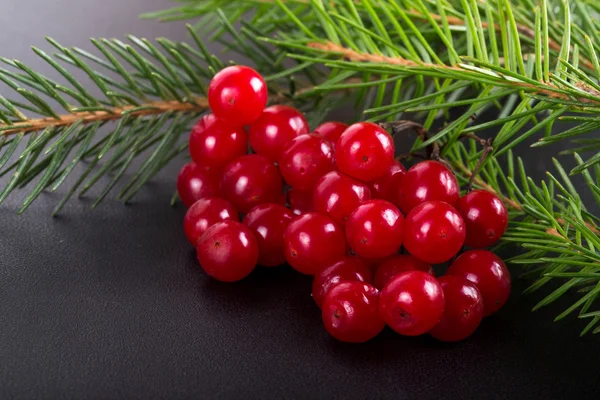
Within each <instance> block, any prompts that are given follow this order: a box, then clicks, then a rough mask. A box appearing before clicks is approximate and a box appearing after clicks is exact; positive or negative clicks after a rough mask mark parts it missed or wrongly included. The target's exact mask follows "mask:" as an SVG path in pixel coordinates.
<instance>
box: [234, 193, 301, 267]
mask: <svg viewBox="0 0 600 400" xmlns="http://www.w3.org/2000/svg"><path fill="white" fill-rule="evenodd" d="M293 218H294V214H293V213H292V212H291V211H290V210H288V209H287V208H285V207H284V206H282V205H280V204H274V203H263V204H259V205H257V206H256V207H254V208H253V209H252V210H250V212H249V213H248V214H246V216H245V217H244V221H243V223H244V225H246V226H247V227H248V228H250V230H251V231H252V233H253V234H254V236H255V237H256V241H257V243H258V251H259V256H258V263H259V264H260V265H262V266H264V267H275V266H277V265H281V264H285V256H284V255H283V233H284V232H285V229H286V228H287V226H288V225H289V223H290V221H291V220H292V219H293Z"/></svg>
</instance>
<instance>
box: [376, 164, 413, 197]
mask: <svg viewBox="0 0 600 400" xmlns="http://www.w3.org/2000/svg"><path fill="white" fill-rule="evenodd" d="M404 174H406V169H405V168H404V165H402V163H401V162H400V161H398V160H393V161H392V164H390V167H389V168H388V169H387V171H386V172H385V174H384V175H382V176H380V177H379V178H377V179H375V180H374V181H371V182H369V185H370V186H371V194H372V196H373V198H374V199H383V200H387V201H389V202H391V203H394V204H395V203H396V191H395V189H396V188H397V187H398V186H399V185H400V181H401V179H402V177H403V176H404Z"/></svg>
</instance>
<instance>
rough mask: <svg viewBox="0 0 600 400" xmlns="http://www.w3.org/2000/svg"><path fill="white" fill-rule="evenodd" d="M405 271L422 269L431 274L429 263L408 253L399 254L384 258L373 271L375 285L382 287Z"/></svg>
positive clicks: (431, 269)
mask: <svg viewBox="0 0 600 400" xmlns="http://www.w3.org/2000/svg"><path fill="white" fill-rule="evenodd" d="M407 271H423V272H426V273H428V274H430V275H433V268H431V264H427V263H426V262H424V261H421V260H419V259H417V258H415V257H413V256H411V255H410V254H399V255H395V256H391V257H389V258H387V259H385V260H384V261H383V262H382V263H381V264H380V265H379V266H378V267H377V270H376V272H375V280H374V282H375V287H376V288H377V289H379V290H381V289H383V288H384V287H385V285H387V284H388V282H389V281H391V280H392V279H393V278H394V277H395V276H396V275H400V274H401V273H403V272H407Z"/></svg>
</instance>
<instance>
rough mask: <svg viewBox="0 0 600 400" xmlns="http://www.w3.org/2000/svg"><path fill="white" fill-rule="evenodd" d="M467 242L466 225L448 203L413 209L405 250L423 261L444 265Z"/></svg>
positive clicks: (435, 202) (408, 216) (407, 219)
mask: <svg viewBox="0 0 600 400" xmlns="http://www.w3.org/2000/svg"><path fill="white" fill-rule="evenodd" d="M464 242H465V223H464V222H463V220H462V217H461V216H460V214H459V213H458V211H456V209H455V208H454V207H452V206H451V205H450V204H448V203H444V202H443V201H428V202H426V203H422V204H420V205H418V206H417V207H415V208H413V209H412V211H411V212H410V213H408V215H407V216H406V220H405V221H404V240H403V243H404V247H405V248H406V250H407V251H408V252H409V253H410V254H412V255H413V256H415V257H417V258H418V259H419V260H423V261H425V262H428V263H431V264H440V263H443V262H446V261H448V260H450V259H451V258H452V257H454V256H455V255H456V254H457V253H458V252H459V251H460V249H461V248H462V246H463V244H464Z"/></svg>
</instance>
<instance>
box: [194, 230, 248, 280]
mask: <svg viewBox="0 0 600 400" xmlns="http://www.w3.org/2000/svg"><path fill="white" fill-rule="evenodd" d="M196 251H197V255H198V261H199V262H200V266H201V267H202V269H203V270H204V271H205V272H206V273H207V274H208V275H210V276H212V277H213V278H215V279H217V280H219V281H223V282H235V281H239V280H240V279H243V278H245V277H246V276H248V275H249V274H250V272H252V270H253V269H254V267H255V266H256V262H257V261H258V244H257V243H256V239H255V238H254V235H253V234H252V232H251V231H250V229H248V227H247V226H245V225H243V224H241V223H239V222H237V221H222V222H217V223H216V224H214V225H213V226H211V227H210V228H208V229H207V230H206V232H204V234H203V235H202V237H201V238H200V239H199V240H198V243H197V244H196Z"/></svg>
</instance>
